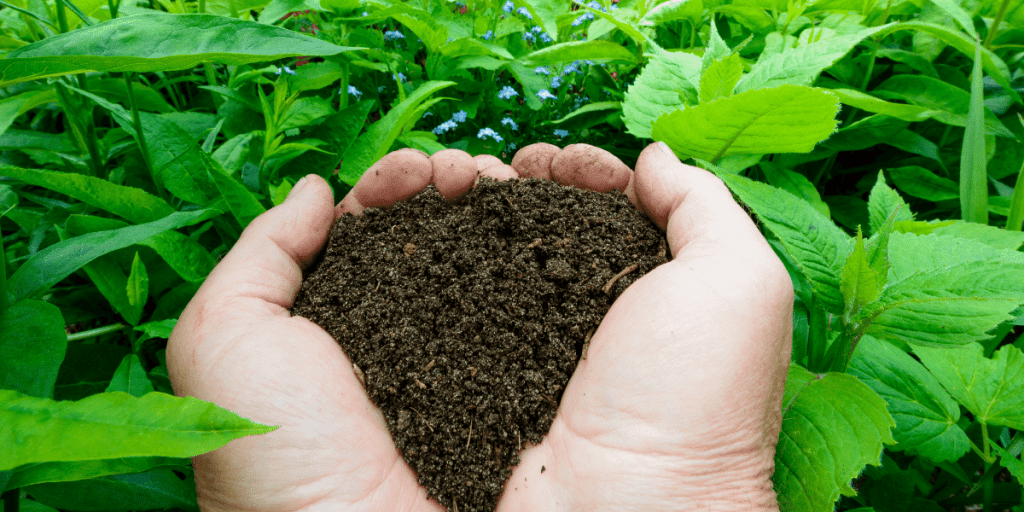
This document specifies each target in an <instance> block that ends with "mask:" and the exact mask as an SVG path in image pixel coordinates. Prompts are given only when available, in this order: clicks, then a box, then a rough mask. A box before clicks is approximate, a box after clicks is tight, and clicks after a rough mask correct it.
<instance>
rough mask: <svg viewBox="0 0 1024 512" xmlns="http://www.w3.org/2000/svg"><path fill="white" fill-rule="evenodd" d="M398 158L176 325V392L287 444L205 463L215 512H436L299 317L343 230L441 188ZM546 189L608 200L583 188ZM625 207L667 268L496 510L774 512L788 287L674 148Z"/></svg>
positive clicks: (430, 170)
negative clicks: (300, 298)
mask: <svg viewBox="0 0 1024 512" xmlns="http://www.w3.org/2000/svg"><path fill="white" fill-rule="evenodd" d="M527 150H529V147H528V148H523V151H527ZM403 151H404V150H403ZM544 151H545V152H547V153H550V149H549V148H546V149H544ZM397 153H402V152H396V153H392V154H391V155H388V156H386V157H385V158H384V159H382V160H381V162H380V163H379V164H378V165H376V166H374V168H372V169H371V170H372V171H374V172H367V173H366V174H365V175H364V176H363V178H362V179H361V180H360V182H359V184H357V185H356V187H355V188H353V190H352V192H351V193H350V194H349V195H348V196H347V197H346V198H345V200H343V201H342V203H341V204H340V205H338V206H337V207H336V208H335V207H334V205H332V204H331V193H330V189H329V187H328V185H327V183H326V182H324V181H323V180H322V179H320V178H318V177H316V176H310V177H307V178H306V179H305V181H303V182H302V183H301V184H297V185H296V186H295V187H294V189H293V190H292V192H291V194H290V195H289V197H288V200H287V201H286V202H285V203H284V204H282V205H280V206H277V207H275V208H273V209H272V210H270V211H268V212H267V213H265V214H264V215H261V216H260V217H259V218H257V219H256V220H255V221H253V222H252V224H250V225H249V226H248V227H247V228H246V230H245V232H244V233H243V235H242V237H241V239H240V240H239V241H238V243H237V244H236V245H235V246H234V247H233V248H232V249H231V251H230V252H229V253H228V254H227V255H226V256H225V258H224V259H223V261H222V262H221V263H220V264H219V265H218V266H217V267H216V268H215V269H214V271H213V273H212V274H211V275H210V276H209V278H207V280H206V282H205V283H204V284H203V286H202V288H201V289H200V290H199V292H198V293H197V294H196V296H195V298H194V299H193V300H192V302H190V303H189V305H188V307H187V308H186V309H185V311H184V313H183V314H182V316H181V318H180V319H179V321H178V323H177V326H176V327H175V329H174V333H173V334H172V335H171V339H170V342H169V344H168V350H167V365H168V370H169V373H170V377H171V381H172V383H173V385H174V389H175V392H176V393H177V394H179V395H189V396H195V397H197V398H200V399H203V400H208V401H212V402H214V403H216V404H218V405H220V406H223V407H226V408H228V409H231V410H232V411H235V412H237V413H238V414H240V415H241V416H244V417H247V418H250V419H252V420H254V421H257V422H260V423H263V424H268V425H280V426H281V427H280V428H279V429H277V430H275V431H274V432H271V433H269V434H265V435H261V436H251V437H246V438H242V439H237V440H235V441H232V442H231V443H229V444H228V445H226V446H224V447H223V448H220V449H218V450H215V451H213V452H211V453H207V454H204V455H201V456H199V457H196V458H195V459H194V461H193V462H194V467H195V474H196V486H197V489H198V493H199V501H200V506H201V508H202V509H203V510H204V511H274V512H284V511H298V510H304V511H307V510H308V511H319V510H324V511H328V510H330V511H340V510H344V511H349V510H352V511H375V510H380V511H409V512H412V511H438V510H442V508H441V507H440V506H439V505H438V504H437V503H436V502H435V501H433V500H429V501H428V500H427V499H426V494H425V490H424V489H423V488H421V487H420V486H419V485H418V484H417V482H416V477H415V475H414V474H413V472H412V470H411V469H410V468H409V467H408V466H407V465H406V464H405V462H404V461H403V460H402V459H401V456H400V455H399V453H398V452H397V450H396V449H395V446H394V444H393V443H392V441H391V438H390V435H389V434H388V432H387V430H386V428H385V424H384V420H383V418H382V417H381V415H380V413H379V412H378V410H377V409H376V408H375V407H374V406H373V404H372V403H371V402H370V401H369V399H368V398H367V396H366V394H365V392H364V391H363V389H362V387H361V386H360V384H359V382H358V381H357V380H356V377H355V375H354V373H353V371H352V367H351V363H350V361H349V359H348V358H347V357H346V356H345V354H344V353H342V351H341V350H340V348H339V347H338V345H337V343H336V342H335V341H334V340H333V339H332V338H331V337H330V336H329V335H328V334H327V333H326V332H324V331H323V330H322V329H320V328H319V327H318V326H316V325H314V324H313V323H311V322H309V321H308V320H306V319H304V318H301V317H291V316H290V315H289V313H288V308H289V307H290V306H291V304H292V302H293V300H294V298H295V295H296V293H297V292H298V289H299V287H300V284H301V279H302V268H303V267H305V266H307V265H308V264H309V263H311V262H312V260H313V259H314V258H315V256H316V254H317V252H318V251H319V250H320V249H321V248H322V247H323V245H324V243H325V241H326V239H327V236H328V233H329V230H330V227H331V225H332V222H333V221H334V219H335V218H336V216H337V215H340V214H341V212H345V211H361V209H362V207H365V206H366V205H368V204H374V205H381V204H387V203H389V202H390V203H394V202H395V201H397V200H400V199H404V198H407V197H410V196H412V195H413V194H415V193H416V192H418V191H419V190H422V188H423V187H425V186H426V184H427V183H431V182H435V181H438V177H437V176H436V175H434V173H435V172H437V171H436V170H435V169H437V168H440V167H435V166H434V165H432V162H431V159H430V158H428V157H427V156H426V155H424V154H422V153H418V152H411V150H409V151H405V152H404V153H402V154H401V155H398V156H394V155H396V154H397ZM555 156H556V157H557V155H555ZM456 160H460V161H463V162H466V164H465V165H467V166H469V165H476V162H475V161H473V160H472V159H468V160H467V159H462V158H456ZM398 161H401V162H402V165H394V164H395V162H398ZM552 161H553V162H556V163H557V162H558V160H557V159H555V158H552ZM490 167H496V166H489V168H490ZM513 167H514V166H513ZM608 168H611V169H615V168H617V166H610V167H608ZM410 169H413V171H410ZM477 171H479V170H477ZM417 172H419V173H424V174H423V175H417V174H415V173H417ZM444 172H447V173H451V174H452V176H461V178H459V179H462V180H467V181H466V182H463V184H462V186H464V185H465V183H469V182H472V180H474V179H475V177H476V173H475V172H471V171H468V170H465V169H456V168H451V167H449V168H447V170H446V171H444ZM495 172H499V173H502V174H504V173H506V172H508V170H505V169H501V170H500V171H499V170H496V171H495ZM551 175H552V176H555V177H556V178H555V179H558V178H557V177H558V176H568V177H569V178H568V179H570V180H584V179H585V180H588V181H586V182H585V184H586V185H588V186H595V184H594V183H593V177H592V176H591V177H583V178H580V176H581V175H580V173H578V172H575V171H572V172H562V170H560V169H558V168H555V169H552V172H551ZM606 175H607V176H609V179H620V178H619V176H620V174H619V173H618V172H617V171H616V172H611V173H607V174H606ZM452 176H445V177H443V178H442V179H441V181H444V180H445V179H449V178H451V177H452ZM455 181H458V180H455ZM565 184H568V185H575V186H581V185H582V184H583V183H580V182H572V181H570V182H568V183H565ZM619 185H620V184H619V183H618V182H616V183H614V184H613V183H599V184H597V186H599V187H601V188H605V189H611V188H618V187H619ZM458 188H459V186H456V187H454V189H458ZM464 188H465V189H466V190H468V188H469V187H464ZM625 191H626V194H627V196H628V197H629V198H630V200H631V201H632V202H633V204H635V205H636V206H637V208H638V209H639V210H640V211H642V212H644V213H645V214H646V215H648V216H649V217H650V218H651V219H652V220H653V221H654V223H655V224H657V225H658V226H659V227H660V228H661V229H663V230H666V235H667V237H668V240H669V245H670V248H671V251H672V254H673V259H672V261H670V262H668V263H666V264H664V265H662V266H660V267H658V268H656V269H655V270H654V271H652V272H651V273H649V274H647V275H646V276H644V277H643V278H642V279H640V280H638V281H637V282H635V283H634V284H632V285H631V286H630V287H629V288H628V289H626V291H625V292H624V293H623V294H622V295H621V296H620V297H619V298H618V299H617V300H616V301H615V303H614V305H613V306H612V308H611V310H610V311H609V312H608V314H607V315H606V316H605V318H604V320H603V322H602V323H601V325H600V327H599V328H598V330H597V331H596V332H595V334H594V336H593V338H592V340H591V345H590V348H589V351H588V356H587V359H585V360H583V361H581V363H580V365H579V367H578V368H577V370H576V373H575V374H574V375H573V377H572V380H571V381H570V383H569V385H568V387H567V388H566V391H565V394H564V396H563V398H562V403H561V406H560V408H559V411H558V415H557V417H556V418H555V420H554V423H553V424H552V426H551V430H550V433H549V434H548V436H547V437H546V438H545V440H544V441H543V442H542V443H541V444H539V445H537V446H531V447H528V448H527V449H526V450H525V451H524V452H523V454H522V463H521V464H520V466H519V467H518V468H517V469H516V470H515V472H514V473H513V475H512V477H511V478H510V480H509V482H508V483H507V484H506V489H505V494H504V496H503V497H502V501H501V503H500V505H499V508H498V510H499V511H502V512H506V511H531V512H533V511H547V510H565V511H568V510H587V511H603V510H615V511H623V510H659V511H662V510H664V511H670V510H702V511H703V510H728V511H774V510H777V509H778V506H777V503H776V497H775V493H774V491H773V489H772V484H771V475H772V472H773V470H774V465H773V458H774V453H775V444H776V442H777V440H778V435H779V429H780V423H781V414H780V406H781V398H782V391H783V387H784V381H785V375H786V369H787V367H788V363H789V356H790V341H789V340H790V339H791V329H792V320H791V319H792V304H793V290H792V285H791V283H790V280H789V277H788V274H787V273H786V270H785V268H784V267H783V265H782V263H781V262H780V261H779V260H778V259H777V257H776V256H775V254H774V252H773V251H772V250H771V248H770V247H769V245H768V244H767V242H766V241H765V240H764V238H763V237H762V236H761V234H760V233H759V232H758V230H757V228H756V227H755V226H754V224H753V223H752V222H751V220H750V218H749V217H748V216H747V215H746V213H745V212H744V211H743V210H742V209H741V208H740V207H739V206H738V205H737V204H736V203H735V202H734V201H733V199H732V195H731V194H730V192H729V191H728V189H726V188H725V186H724V185H723V184H722V183H721V181H719V180H718V179H717V178H715V177H714V176H713V175H711V174H710V173H708V172H706V171H703V170H700V169H696V168H694V167H690V166H686V165H683V164H682V163H680V162H679V160H678V159H677V158H676V157H675V156H674V155H672V154H671V152H670V151H669V150H668V149H667V148H663V147H662V146H660V145H658V144H652V145H651V146H649V147H648V148H647V149H645V150H644V152H643V153H642V154H641V156H640V159H639V161H638V163H637V169H636V171H635V172H631V174H630V175H629V181H628V184H627V185H626V187H625ZM542 467H543V468H544V471H543V472H541V468H542Z"/></svg>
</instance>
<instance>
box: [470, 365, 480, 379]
mask: <svg viewBox="0 0 1024 512" xmlns="http://www.w3.org/2000/svg"><path fill="white" fill-rule="evenodd" d="M478 371H479V370H477V369H476V367H475V366H470V367H469V378H471V379H474V378H476V372H478Z"/></svg>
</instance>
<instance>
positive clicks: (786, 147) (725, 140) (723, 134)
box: [651, 85, 839, 162]
mask: <svg viewBox="0 0 1024 512" xmlns="http://www.w3.org/2000/svg"><path fill="white" fill-rule="evenodd" d="M838 111H839V101H838V100H837V99H836V97H835V96H833V95H831V94H829V93H828V92H825V91H824V90H823V89H812V88H810V87H803V86H798V85H782V86H779V87H775V88H772V89H758V90H753V91H747V92H742V93H739V94H736V95H734V96H731V97H729V98H724V99H721V100H718V101H716V102H714V103H708V104H705V105H698V106H696V107H689V108H686V109H685V110H676V111H674V112H671V113H669V114H666V115H663V116H661V117H659V118H658V120H657V121H655V122H654V126H653V128H652V130H651V135H652V137H653V138H654V139H655V140H657V141H664V142H665V143H666V144H668V145H669V147H671V148H672V150H673V151H675V152H676V154H678V155H680V156H692V157H695V158H700V159H703V160H708V161H711V162H714V161H715V160H717V159H719V158H721V157H723V156H726V155H736V154H748V155H749V154H766V153H807V152H809V151H811V150H812V149H814V146H815V144H817V143H818V142H821V141H822V140H825V139H827V138H828V137H829V135H832V133H834V132H835V131H836V120H835V117H836V113H837V112H838Z"/></svg>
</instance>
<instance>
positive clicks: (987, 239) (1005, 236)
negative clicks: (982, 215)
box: [932, 221, 1024, 251]
mask: <svg viewBox="0 0 1024 512" xmlns="http://www.w3.org/2000/svg"><path fill="white" fill-rule="evenodd" d="M932 233H935V234H936V235H947V236H955V237H958V238H970V239H972V240H978V241H979V242H983V243H984V244H986V245H988V246H990V247H994V248H996V249H1010V250H1013V251H1016V250H1017V249H1018V248H1019V247H1020V246H1021V245H1022V244H1024V233H1021V232H1019V231H1007V230H1005V229H1000V228H997V227H995V226H988V225H985V224H977V223H975V222H965V221H955V222H952V223H950V224H948V225H945V226H940V227H937V228H935V229H934V230H932Z"/></svg>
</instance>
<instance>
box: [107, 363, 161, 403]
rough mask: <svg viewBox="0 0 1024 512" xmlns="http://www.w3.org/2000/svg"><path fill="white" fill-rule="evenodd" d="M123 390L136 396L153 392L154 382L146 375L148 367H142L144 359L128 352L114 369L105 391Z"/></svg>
mask: <svg viewBox="0 0 1024 512" xmlns="http://www.w3.org/2000/svg"><path fill="white" fill-rule="evenodd" d="M114 391H121V392H122V393H128V394H129V395H132V396H134V397H136V398H138V397H141V396H143V395H145V394H146V393H152V392H153V391H154V390H153V383H152V382H150V381H149V377H148V376H146V369H145V368H143V367H142V361H141V360H139V356H137V355H135V354H128V355H126V356H124V359H122V360H121V364H120V365H119V366H118V367H117V370H115V371H114V376H113V377H112V378H111V379H110V384H109V385H108V386H107V389H106V391H104V392H105V393H112V392H114Z"/></svg>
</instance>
